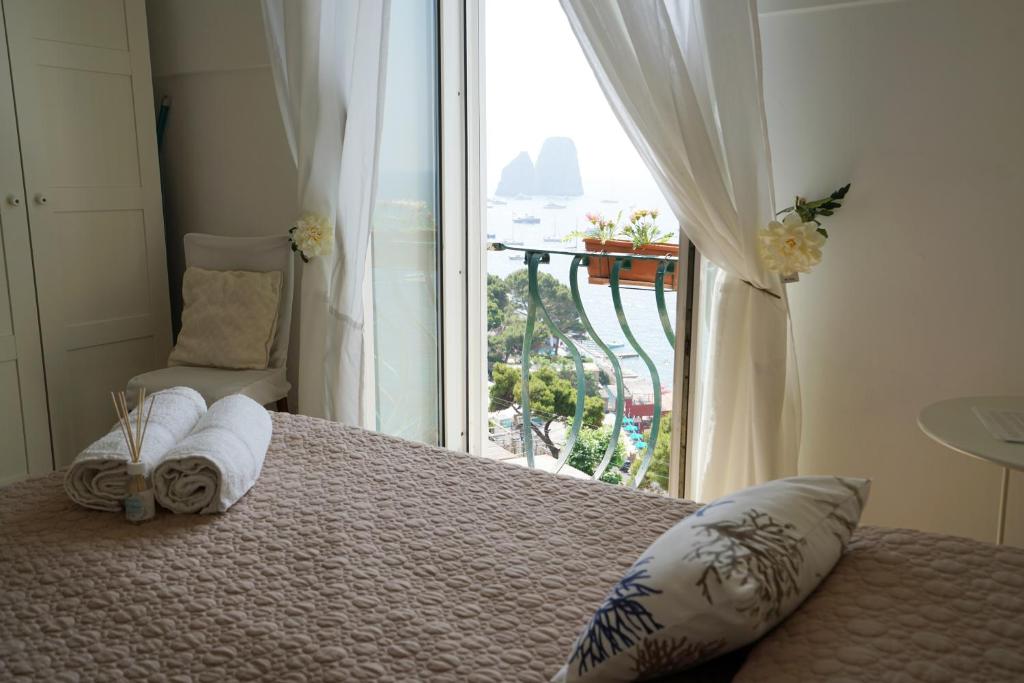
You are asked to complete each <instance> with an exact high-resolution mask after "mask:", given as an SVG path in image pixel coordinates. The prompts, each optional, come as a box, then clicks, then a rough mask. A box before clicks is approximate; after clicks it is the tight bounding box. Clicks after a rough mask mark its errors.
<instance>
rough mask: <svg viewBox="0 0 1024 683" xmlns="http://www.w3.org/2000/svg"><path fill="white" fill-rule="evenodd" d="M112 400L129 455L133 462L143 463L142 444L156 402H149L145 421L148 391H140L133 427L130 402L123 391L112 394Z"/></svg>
mask: <svg viewBox="0 0 1024 683" xmlns="http://www.w3.org/2000/svg"><path fill="white" fill-rule="evenodd" d="M110 399H111V400H112V401H113V402H114V412H116V413H117V422H118V424H119V425H120V426H121V433H122V434H123V435H124V440H125V443H126V444H128V454H129V455H130V456H131V458H132V462H141V461H142V444H143V442H144V441H145V440H146V429H147V428H148V427H149V418H150V416H151V415H152V414H153V404H154V403H156V401H155V400H153V399H151V400H150V402H149V409H148V410H147V411H146V416H145V419H143V416H142V411H143V409H144V408H145V406H146V389H145V388H142V389H139V393H138V402H137V403H136V411H135V426H134V428H133V427H132V419H131V413H130V412H129V410H128V401H127V399H126V397H125V393H124V392H123V391H119V392H117V394H115V393H114V392H113V391H112V392H110Z"/></svg>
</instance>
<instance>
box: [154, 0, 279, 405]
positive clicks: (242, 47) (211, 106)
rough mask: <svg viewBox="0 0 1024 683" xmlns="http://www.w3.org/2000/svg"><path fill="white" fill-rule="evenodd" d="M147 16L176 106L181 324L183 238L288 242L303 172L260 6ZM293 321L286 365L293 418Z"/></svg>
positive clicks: (171, 257) (169, 137)
mask: <svg viewBox="0 0 1024 683" xmlns="http://www.w3.org/2000/svg"><path fill="white" fill-rule="evenodd" d="M146 10H147V13H148V18H149V41H150V50H151V57H152V63H153V91H154V95H155V96H156V99H157V102H158V103H159V101H160V99H161V98H162V97H163V96H165V95H167V96H170V97H171V98H172V104H171V109H170V116H169V118H168V124H167V130H166V134H165V137H164V141H163V145H162V146H161V150H160V158H161V175H162V181H163V195H164V204H165V213H166V216H167V239H168V261H169V271H170V278H171V292H172V294H171V299H172V308H173V311H174V316H175V320H177V319H178V316H179V315H180V310H181V308H180V307H181V301H180V295H181V286H180V284H181V276H182V273H183V272H184V254H183V251H182V237H183V236H184V235H185V233H188V232H206V233H214V234H220V235H233V236H255V235H277V234H283V233H284V232H286V231H287V230H288V228H289V226H290V225H291V224H292V221H294V219H295V217H296V215H297V213H298V211H297V208H296V207H297V200H296V173H295V165H294V163H293V162H292V158H291V153H290V152H289V150H288V142H287V140H286V138H285V135H284V128H283V127H282V124H281V117H280V113H279V109H278V105H277V96H276V93H275V90H274V80H273V76H272V74H271V71H270V66H269V62H268V57H267V48H266V43H265V42H264V33H263V17H262V14H261V11H260V3H259V1H258V0H216V2H198V1H186V0H148V1H147V3H146ZM298 281H299V278H298V277H296V286H298ZM295 303H296V305H297V304H298V297H296V299H295ZM295 313H296V314H295V315H293V317H292V322H293V325H292V336H291V345H290V353H289V356H290V357H289V362H288V374H289V379H290V380H291V382H292V385H293V391H292V397H293V400H292V403H291V405H292V409H293V410H294V408H295V405H296V403H295V401H294V396H295V390H294V385H295V383H296V379H295V374H296V371H297V369H298V356H297V352H298V348H299V345H298V336H297V335H298V327H297V323H298V318H299V316H298V315H297V313H298V311H297V310H296V312H295Z"/></svg>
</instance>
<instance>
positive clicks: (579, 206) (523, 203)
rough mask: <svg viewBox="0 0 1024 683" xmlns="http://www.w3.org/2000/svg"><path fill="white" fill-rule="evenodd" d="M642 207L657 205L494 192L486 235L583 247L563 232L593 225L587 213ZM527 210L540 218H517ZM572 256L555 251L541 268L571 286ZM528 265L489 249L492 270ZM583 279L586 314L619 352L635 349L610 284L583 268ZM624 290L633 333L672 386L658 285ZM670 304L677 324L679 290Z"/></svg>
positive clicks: (643, 373) (666, 218)
mask: <svg viewBox="0 0 1024 683" xmlns="http://www.w3.org/2000/svg"><path fill="white" fill-rule="evenodd" d="M638 208H652V207H649V206H638V205H636V204H634V203H633V202H627V200H622V201H620V200H617V199H614V198H609V197H602V198H597V197H590V196H586V195H584V196H582V197H522V198H517V199H510V198H504V197H492V198H491V199H490V200H489V201H488V208H487V234H488V240H487V241H488V242H509V241H522V242H523V245H522V246H525V247H536V248H538V249H550V250H559V251H573V252H575V251H583V242H582V241H579V242H576V241H574V240H570V241H568V242H565V241H563V240H562V238H564V237H565V236H566V235H568V234H569V233H571V232H573V231H574V230H577V229H579V230H583V229H586V228H587V227H589V224H588V223H587V220H586V215H587V214H588V213H599V214H602V215H604V216H606V217H609V218H614V217H615V216H616V215H617V214H619V212H621V215H622V220H623V221H625V220H626V218H627V216H628V215H629V214H630V213H631V212H632V211H634V210H636V209H638ZM654 208H659V209H660V210H662V211H663V213H662V217H661V218H660V219H659V221H658V222H659V224H660V225H661V226H662V228H663V229H664V230H671V229H672V226H673V223H674V219H673V218H672V217H671V215H670V214H668V213H667V212H665V211H664V210H663V209H661V207H654ZM522 216H535V217H537V218H539V219H540V222H539V223H534V224H524V223H515V222H514V220H515V219H516V218H518V217H522ZM571 262H572V257H571V256H566V255H559V254H553V255H552V257H551V262H550V263H548V264H542V265H541V266H540V269H541V270H542V271H543V272H546V273H549V274H551V275H553V276H554V277H556V278H557V279H558V280H559V281H561V282H562V283H564V284H565V285H566V286H568V285H569V265H570V263H571ZM524 267H525V266H524V264H523V258H522V254H521V253H520V252H510V251H501V252H496V251H488V252H487V272H488V274H492V275H499V276H501V277H505V276H507V275H509V274H510V273H513V272H515V271H516V270H520V269H522V268H524ZM579 282H580V297H581V298H582V300H583V304H584V308H585V309H586V311H587V316H588V317H589V318H590V321H591V323H593V325H594V329H595V330H596V331H597V333H598V334H599V335H600V336H601V338H602V340H603V341H605V343H608V344H609V345H612V344H615V343H621V344H622V345H623V346H621V347H617V348H614V349H613V351H615V352H616V353H632V352H633V350H632V348H630V346H629V343H628V341H627V340H626V336H625V334H623V332H622V328H621V327H620V326H619V321H618V318H617V317H616V315H615V309H614V307H613V305H612V297H611V288H610V287H608V286H607V285H591V284H589V283H588V282H587V279H586V274H585V273H581V274H580V277H579ZM621 293H622V304H623V309H624V311H625V313H626V320H627V323H628V324H629V327H630V330H631V331H632V332H633V336H635V337H636V339H637V341H639V342H640V345H641V346H642V347H643V349H644V351H645V352H647V354H648V355H650V357H651V360H652V361H653V362H654V364H655V367H656V368H657V371H658V375H659V377H660V379H661V385H662V387H671V385H672V366H673V359H674V351H673V349H672V346H671V345H670V344H669V342H668V339H667V338H666V336H665V331H664V328H663V327H662V324H661V318H660V317H659V316H658V308H657V303H656V300H655V297H654V290H653V289H632V288H623V289H622V290H621ZM665 304H666V306H667V308H668V311H669V316H670V317H671V319H672V321H673V325H674V323H675V307H676V293H675V292H672V291H667V292H665ZM621 361H622V366H623V369H624V370H632V371H633V372H634V373H636V374H637V375H639V376H640V377H642V378H646V377H648V376H649V374H648V371H647V367H646V365H645V364H644V362H643V361H642V360H641V359H640V358H639V357H626V358H622V359H621Z"/></svg>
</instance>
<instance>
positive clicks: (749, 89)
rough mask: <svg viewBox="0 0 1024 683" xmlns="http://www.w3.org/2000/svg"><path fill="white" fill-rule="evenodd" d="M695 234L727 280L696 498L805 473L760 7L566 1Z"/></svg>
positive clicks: (629, 124)
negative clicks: (769, 260) (776, 243)
mask: <svg viewBox="0 0 1024 683" xmlns="http://www.w3.org/2000/svg"><path fill="white" fill-rule="evenodd" d="M561 2H562V7H563V9H564V10H565V13H566V15H567V16H568V17H569V23H570V24H571V25H572V28H573V31H574V32H575V34H576V37H577V38H578V39H579V42H580V45H581V46H582V47H583V51H584V53H585V54H586V57H587V60H588V61H589V62H590V65H591V67H592V68H593V70H594V73H595V74H596V76H597V79H598V81H599V82H600V84H601V87H602V89H603V90H604V93H605V95H606V96H607V98H608V101H609V102H610V103H611V106H612V108H613V109H614V111H615V113H616V115H617V116H618V118H619V121H620V122H621V123H622V125H623V127H624V128H625V130H626V132H627V134H628V135H629V137H630V139H631V140H632V141H633V144H634V145H635V146H636V148H637V150H638V151H639V152H640V155H641V156H642V158H643V159H644V160H645V162H646V163H647V166H648V168H649V169H650V171H651V173H652V174H653V176H654V177H655V179H656V180H657V182H658V185H659V186H660V188H661V190H662V192H663V193H664V195H665V198H666V199H667V200H668V202H669V203H670V205H671V206H672V208H673V211H674V212H675V214H676V216H677V217H678V219H679V222H680V224H681V226H682V229H683V232H684V233H686V235H687V237H689V238H690V240H691V241H693V243H694V244H695V245H696V247H697V249H698V250H700V252H701V254H702V255H703V256H704V257H705V258H707V259H709V260H710V261H711V262H713V263H714V264H715V265H716V266H717V267H718V270H717V272H716V275H715V276H714V278H713V280H712V281H710V282H709V284H710V286H711V287H712V288H713V291H712V293H711V311H710V316H711V335H710V338H709V344H710V346H709V348H708V356H707V359H708V365H707V367H706V369H705V375H704V377H703V380H702V381H703V382H704V384H703V394H702V399H701V401H700V404H701V409H700V410H699V411H698V413H699V415H698V417H699V420H698V423H697V424H696V425H695V429H696V430H697V431H696V436H695V443H696V448H695V450H696V453H694V454H692V457H694V458H695V460H694V467H693V468H692V469H693V472H694V474H695V475H696V481H695V482H694V489H693V491H694V496H695V497H697V498H699V499H702V500H708V499H711V498H714V497H716V496H719V495H722V494H725V493H728V492H729V491H732V490H735V489H738V488H742V487H744V486H748V485H750V484H753V483H757V482H760V481H765V480H768V479H773V478H777V477H782V476H787V475H791V474H794V473H795V472H796V463H797V450H798V448H799V429H800V394H799V384H798V381H797V377H796V365H795V362H794V359H793V355H792V340H791V336H792V335H791V333H790V328H789V311H788V305H787V302H786V294H785V290H784V288H783V287H782V285H781V283H780V281H779V278H778V277H777V276H775V275H772V274H770V273H768V272H766V271H765V269H764V267H763V265H762V263H761V259H760V257H759V255H758V250H757V231H758V229H760V228H761V227H764V226H765V225H766V224H767V223H768V221H769V220H770V219H771V218H772V215H773V213H774V200H773V196H774V191H773V187H772V171H771V154H770V151H769V147H768V134H767V130H766V127H765V117H764V101H763V92H762V85H761V46H760V37H759V31H758V19H757V6H756V2H755V0H643V1H642V2H641V1H636V0H561Z"/></svg>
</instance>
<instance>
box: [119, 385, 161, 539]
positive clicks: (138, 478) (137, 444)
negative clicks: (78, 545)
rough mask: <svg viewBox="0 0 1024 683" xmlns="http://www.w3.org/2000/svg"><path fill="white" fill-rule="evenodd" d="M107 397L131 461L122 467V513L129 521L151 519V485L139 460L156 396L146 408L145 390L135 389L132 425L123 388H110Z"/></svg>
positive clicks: (154, 507)
mask: <svg viewBox="0 0 1024 683" xmlns="http://www.w3.org/2000/svg"><path fill="white" fill-rule="evenodd" d="M110 399H111V400H112V401H113V402H114V412H116V413H117V423H118V425H120V427H121V434H122V435H123V436H124V441H125V444H126V445H127V446H128V455H129V456H130V457H131V462H129V463H128V466H127V468H126V470H127V472H128V486H127V495H126V496H125V499H124V511H125V517H127V518H128V521H130V522H144V521H146V520H147V519H152V518H153V516H154V515H155V514H156V503H155V502H154V498H153V487H152V486H151V484H150V482H149V480H148V479H147V478H146V466H145V463H143V462H142V446H143V444H144V443H145V441H146V430H147V429H148V428H149V418H150V417H151V416H152V415H153V405H154V404H155V403H156V396H153V397H151V398H150V399H149V408H148V409H147V408H146V390H145V389H144V388H143V389H139V393H138V401H137V403H136V406H135V416H134V417H135V419H134V423H135V424H134V425H133V424H132V422H133V420H132V414H131V412H130V411H129V410H128V401H127V399H126V397H125V393H124V392H123V391H119V392H117V394H115V393H114V392H110ZM143 411H145V416H143Z"/></svg>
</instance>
